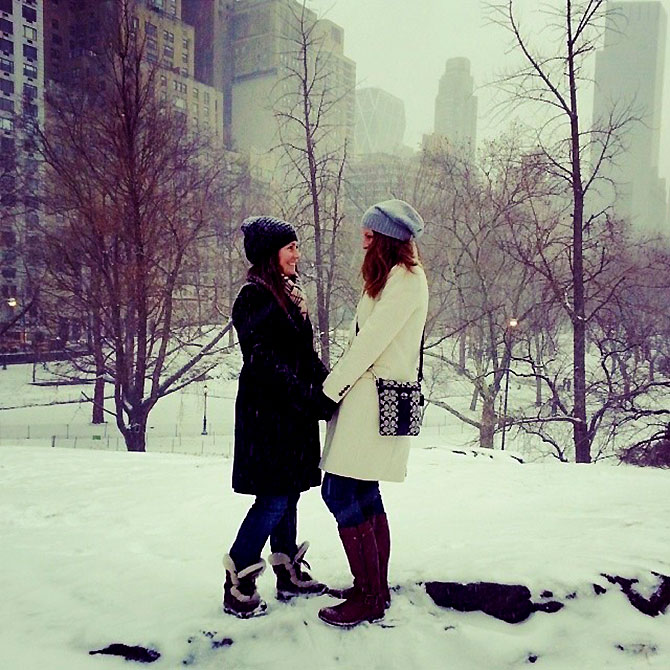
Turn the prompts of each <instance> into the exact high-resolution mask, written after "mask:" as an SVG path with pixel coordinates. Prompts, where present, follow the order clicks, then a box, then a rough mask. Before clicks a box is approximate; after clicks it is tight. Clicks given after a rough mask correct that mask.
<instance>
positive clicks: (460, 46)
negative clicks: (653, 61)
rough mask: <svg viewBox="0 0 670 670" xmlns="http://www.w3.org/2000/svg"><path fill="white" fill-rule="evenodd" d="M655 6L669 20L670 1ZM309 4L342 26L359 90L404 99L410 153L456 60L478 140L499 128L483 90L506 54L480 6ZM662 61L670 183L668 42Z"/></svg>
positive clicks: (501, 34) (364, 1) (387, 0)
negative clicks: (462, 62)
mask: <svg viewBox="0 0 670 670" xmlns="http://www.w3.org/2000/svg"><path fill="white" fill-rule="evenodd" d="M524 1H525V2H527V1H529V0H524ZM661 2H662V4H663V6H664V7H665V10H666V14H668V18H669V19H670V0H661ZM308 4H309V5H310V6H311V7H312V8H313V9H315V10H316V11H317V12H318V13H319V14H320V15H325V16H326V17H327V18H329V19H331V20H332V21H334V22H335V23H338V24H339V25H341V26H342V27H343V28H344V31H345V34H344V40H345V43H344V51H345V54H346V55H347V56H349V57H350V58H352V59H353V60H354V61H356V69H357V78H358V86H377V87H379V88H383V89H385V90H387V91H389V92H390V93H393V94H394V95H396V96H397V97H399V98H401V99H402V100H403V101H404V103H405V112H406V117H407V125H406V131H405V144H408V145H409V146H411V147H414V148H416V147H418V145H419V144H420V142H421V137H422V135H423V134H424V133H428V132H431V131H432V128H433V116H434V104H435V96H436V95H437V88H438V82H439V79H440V77H441V76H442V74H443V73H444V66H445V63H446V61H447V59H449V58H453V57H456V56H465V57H467V58H469V59H470V61H471V63H472V74H473V76H474V79H475V86H477V87H481V88H480V90H478V91H477V95H478V98H479V115H478V116H479V118H478V137H479V138H480V139H481V138H483V137H490V136H492V135H493V134H495V131H496V129H500V126H501V125H503V126H504V125H506V122H505V120H504V119H501V118H500V117H499V116H494V115H493V114H492V113H491V112H492V107H493V97H494V94H495V91H494V89H493V88H492V87H487V86H485V85H486V84H487V83H488V82H491V81H492V79H493V78H494V77H495V75H496V73H499V72H500V71H501V68H502V67H503V66H504V63H505V62H509V63H513V61H510V60H509V59H510V58H512V57H511V56H507V55H506V51H507V50H508V47H509V37H508V34H507V33H506V32H505V31H504V30H502V29H501V28H499V27H497V26H493V25H490V23H489V22H488V21H487V12H486V11H485V9H483V7H485V3H484V2H482V0H311V2H308ZM522 18H523V15H522ZM526 19H527V20H531V15H528V16H526ZM533 20H535V19H533ZM665 60H666V65H665V73H664V79H665V86H664V91H663V118H664V124H665V125H664V127H663V129H662V131H661V132H662V137H661V152H660V153H661V165H660V172H661V176H664V177H665V178H666V180H668V182H670V44H667V45H666V59H665ZM592 100H593V94H592V92H591V91H588V94H587V96H586V98H585V100H584V102H585V107H586V110H585V111H588V112H589V114H590V111H591V107H592Z"/></svg>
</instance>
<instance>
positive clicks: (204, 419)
mask: <svg viewBox="0 0 670 670" xmlns="http://www.w3.org/2000/svg"><path fill="white" fill-rule="evenodd" d="M202 391H203V394H204V397H205V405H204V409H203V412H202V433H200V434H201V435H207V384H205V386H204V388H203V389H202Z"/></svg>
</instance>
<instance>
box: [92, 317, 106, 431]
mask: <svg viewBox="0 0 670 670" xmlns="http://www.w3.org/2000/svg"><path fill="white" fill-rule="evenodd" d="M92 345H93V358H94V360H95V388H94V390H93V412H92V417H91V422H92V423H104V422H105V411H104V409H105V358H104V356H103V353H102V337H101V334H100V319H99V317H98V315H97V313H95V312H94V315H93V341H92Z"/></svg>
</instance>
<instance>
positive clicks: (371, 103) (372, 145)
mask: <svg viewBox="0 0 670 670" xmlns="http://www.w3.org/2000/svg"><path fill="white" fill-rule="evenodd" d="M404 134H405V103H404V102H403V101H402V100H400V98H396V97H395V96H394V95H391V94H390V93H388V92H387V91H384V90H383V89H381V88H359V89H357V90H356V132H355V138H356V141H355V147H356V153H357V154H371V153H388V154H392V153H395V152H396V151H398V150H399V148H400V147H401V146H402V143H403V136H404Z"/></svg>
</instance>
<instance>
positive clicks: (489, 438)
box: [479, 396, 497, 449]
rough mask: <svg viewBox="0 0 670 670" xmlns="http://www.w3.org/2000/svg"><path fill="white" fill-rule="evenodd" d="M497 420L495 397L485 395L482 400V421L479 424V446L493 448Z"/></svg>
mask: <svg viewBox="0 0 670 670" xmlns="http://www.w3.org/2000/svg"><path fill="white" fill-rule="evenodd" d="M496 421H497V417H496V410H495V398H494V397H493V396H485V397H484V400H483V402H482V418H481V423H480V424H479V446H480V447H482V449H493V436H494V435H495V430H496Z"/></svg>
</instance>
